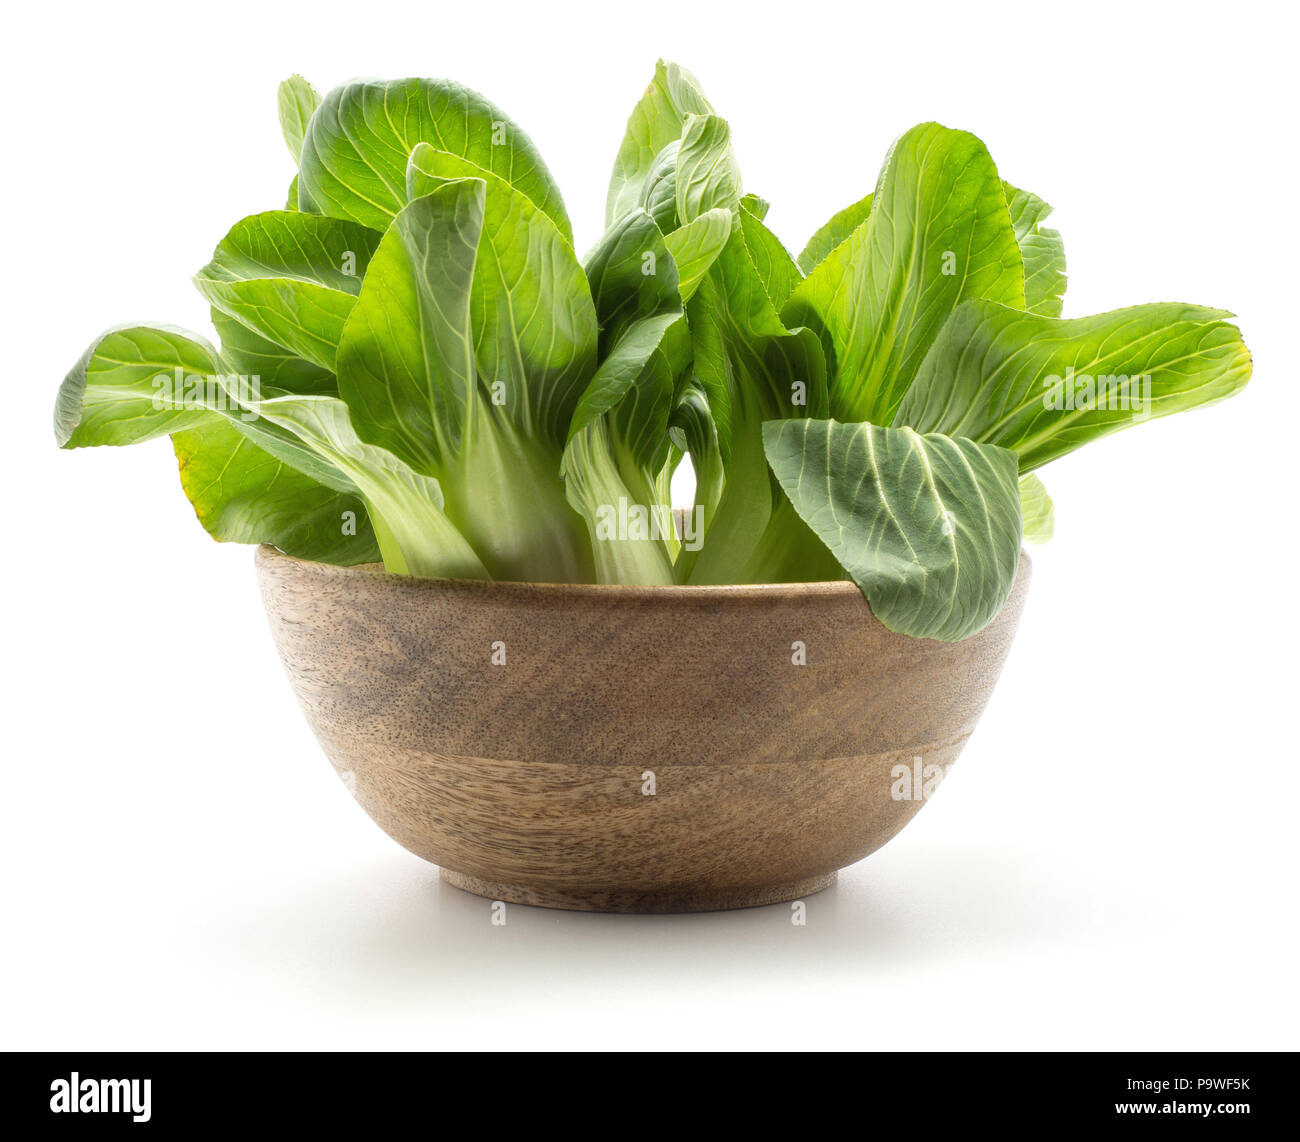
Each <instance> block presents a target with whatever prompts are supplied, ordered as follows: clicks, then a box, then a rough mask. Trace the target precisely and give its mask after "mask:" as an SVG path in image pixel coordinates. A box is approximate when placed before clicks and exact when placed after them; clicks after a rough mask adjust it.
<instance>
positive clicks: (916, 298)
mask: <svg viewBox="0 0 1300 1142" xmlns="http://www.w3.org/2000/svg"><path fill="white" fill-rule="evenodd" d="M971 297H989V298H993V299H994V300H997V301H1002V302H1005V303H1007V304H1009V305H1014V306H1018V307H1023V305H1024V271H1023V269H1022V266H1021V260H1020V249H1019V247H1018V246H1017V245H1016V235H1015V231H1014V230H1013V229H1012V226H1011V217H1010V215H1009V213H1008V211H1007V204H1006V199H1005V198H1004V196H1003V190H1002V181H1001V179H999V178H998V173H997V168H996V167H994V165H993V160H992V159H991V158H990V157H989V154H988V151H987V150H985V148H984V144H983V143H981V142H980V141H979V140H978V139H977V138H975V136H974V135H970V134H967V133H966V132H964V131H952V130H949V129H948V128H946V127H941V126H939V125H938V124H937V123H923V124H921V125H920V126H919V127H914V128H913V129H912V130H910V131H908V132H907V133H906V134H905V135H903V136H902V138H900V139H899V140H898V142H897V143H895V144H894V147H893V149H892V150H891V152H890V155H889V158H888V159H887V160H886V162H885V168H884V170H883V172H882V173H881V176H880V183H879V185H878V186H877V188H876V192H875V195H874V198H873V201H872V206H871V215H870V217H869V218H868V220H867V222H866V224H865V225H862V226H859V227H858V228H857V229H856V230H854V231H853V233H852V235H851V236H850V237H849V239H848V240H847V241H845V242H842V243H841V244H840V245H839V246H837V247H836V248H835V249H834V250H832V252H831V253H830V254H829V255H828V256H827V257H826V258H825V259H824V260H823V261H822V262H821V264H820V265H818V266H817V268H816V269H814V270H813V271H812V273H810V274H809V275H808V277H807V278H806V279H805V280H804V281H803V283H802V284H801V285H799V286H798V287H797V288H796V289H795V291H794V292H793V294H791V296H790V300H789V302H788V303H787V304H786V307H785V309H784V310H783V316H784V317H785V320H786V322H787V324H790V325H808V326H810V327H812V328H814V329H816V330H817V331H818V332H819V333H820V334H821V336H822V339H823V342H824V344H825V345H826V348H827V353H828V356H831V357H833V359H834V361H833V366H832V369H833V372H832V380H831V390H830V399H831V415H832V416H835V417H837V418H838V419H840V420H844V421H859V420H866V421H871V422H872V423H874V424H888V423H890V421H891V420H892V419H893V415H894V411H895V410H896V409H897V408H898V404H899V402H900V401H901V400H902V399H903V394H904V393H905V392H907V389H908V387H909V386H910V385H911V383H912V378H913V377H914V376H915V375H916V371H917V369H919V368H920V366H921V361H922V359H923V358H924V356H925V353H926V350H927V349H929V347H930V343H931V342H932V341H933V340H934V338H935V337H936V336H937V335H938V332H939V329H940V328H941V327H942V325H943V323H944V321H945V320H946V319H947V317H948V315H949V314H950V313H951V312H952V310H953V309H954V308H955V307H956V306H957V304H958V303H959V302H961V301H962V300H964V299H966V298H971Z"/></svg>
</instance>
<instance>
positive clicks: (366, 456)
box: [254, 395, 491, 579]
mask: <svg viewBox="0 0 1300 1142" xmlns="http://www.w3.org/2000/svg"><path fill="white" fill-rule="evenodd" d="M254 407H255V408H256V411H257V412H258V414H259V417H260V418H261V419H262V420H265V421H267V422H269V423H270V424H272V425H275V426H276V427H278V428H280V429H282V430H284V431H286V432H289V433H292V434H293V435H294V436H296V437H297V438H298V439H299V440H300V441H301V442H302V443H303V444H304V445H305V446H306V447H308V448H310V449H311V450H312V451H313V452H316V453H317V454H318V455H320V456H322V457H324V458H325V459H326V460H327V461H328V462H329V463H331V464H333V465H334V466H335V467H337V468H338V469H339V471H341V472H343V473H344V474H345V475H346V476H347V477H348V478H349V479H351V480H352V481H353V482H354V483H355V484H356V486H357V488H358V489H359V490H360V491H361V494H362V496H363V497H364V498H365V501H366V506H367V508H368V509H369V511H370V519H371V523H372V524H373V526H374V529H375V535H376V538H377V540H378V543H379V548H380V551H381V552H382V553H383V557H384V566H385V567H386V568H387V569H388V570H389V571H392V572H394V573H395V574H402V575H420V576H424V577H426V578H443V577H448V578H468V579H487V578H490V577H491V576H490V575H489V574H488V572H487V570H486V568H485V567H484V566H483V564H482V562H481V561H480V560H479V558H478V556H477V555H476V554H475V553H474V551H473V549H472V548H471V547H470V545H469V543H467V542H466V540H465V538H464V537H463V536H462V535H461V533H460V532H459V531H457V530H456V527H455V525H454V524H453V523H452V522H451V521H450V520H449V519H448V518H447V516H446V514H445V513H444V512H443V510H442V509H443V497H442V492H441V489H440V488H439V486H438V481H437V480H435V479H432V478H430V477H428V476H422V475H420V474H419V473H418V472H414V471H412V470H411V469H410V468H409V467H408V466H407V465H405V464H403V463H402V462H401V460H399V459H398V458H397V457H396V456H394V455H393V454H392V453H391V452H388V451H387V450H385V449H383V448H376V447H374V446H373V445H370V444H366V443H365V442H364V441H362V440H361V439H359V438H358V436H357V434H356V432H355V431H354V430H353V427H352V423H351V420H350V418H349V416H348V411H347V406H346V405H345V404H344V403H343V402H342V401H341V400H339V399H338V398H336V397H326V396H298V395H287V396H280V397H274V398H271V399H269V400H263V401H259V402H256V404H255V406H254Z"/></svg>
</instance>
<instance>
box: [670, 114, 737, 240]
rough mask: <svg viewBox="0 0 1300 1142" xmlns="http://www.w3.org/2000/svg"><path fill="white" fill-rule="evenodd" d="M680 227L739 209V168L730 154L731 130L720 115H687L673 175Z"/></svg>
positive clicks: (733, 156) (683, 124)
mask: <svg viewBox="0 0 1300 1142" xmlns="http://www.w3.org/2000/svg"><path fill="white" fill-rule="evenodd" d="M674 193H675V196H676V207H677V224H678V225H679V226H684V225H686V223H688V222H694V221H695V219H697V218H698V217H699V216H700V215H701V214H704V213H705V212H706V211H709V210H728V211H733V212H734V211H736V210H739V209H740V196H741V188H740V168H739V167H738V166H737V165H736V158H735V155H734V154H733V153H732V150H731V128H730V127H729V126H728V125H727V121H726V120H725V119H721V118H719V117H718V116H717V115H687V116H686V119H685V121H684V122H683V123H682V137H681V143H680V145H679V146H678V149H677V163H676V170H675V172H674Z"/></svg>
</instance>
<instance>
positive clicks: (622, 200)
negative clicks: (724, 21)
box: [605, 60, 713, 227]
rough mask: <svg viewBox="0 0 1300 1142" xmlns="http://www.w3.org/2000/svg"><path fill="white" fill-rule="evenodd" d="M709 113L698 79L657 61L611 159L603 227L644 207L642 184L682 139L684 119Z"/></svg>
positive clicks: (709, 108) (710, 110) (710, 109)
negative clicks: (662, 156)
mask: <svg viewBox="0 0 1300 1142" xmlns="http://www.w3.org/2000/svg"><path fill="white" fill-rule="evenodd" d="M712 113H713V108H712V107H711V106H710V105H709V101H708V100H707V99H706V98H705V97H704V92H703V91H702V90H701V89H700V85H699V82H698V81H697V80H696V78H695V77H694V76H693V75H691V73H690V72H689V71H687V70H686V69H685V68H682V67H678V66H677V64H675V63H665V62H664V61H663V60H660V61H659V63H658V64H657V65H656V66H655V74H654V78H653V79H652V80H651V81H650V85H649V87H647V88H646V91H645V94H644V95H643V96H642V97H641V100H640V102H639V103H637V105H636V107H635V108H633V110H632V114H631V116H630V117H629V119H628V121H627V130H626V132H625V133H624V135H623V142H622V144H621V145H620V147H619V149H618V157H617V158H616V159H615V160H614V173H613V175H612V177H611V178H610V182H609V195H608V198H607V201H606V207H605V225H606V227H609V226H612V225H613V224H614V223H615V222H617V221H618V219H620V218H621V217H623V215H624V214H626V213H627V212H628V211H630V210H635V209H636V208H637V207H639V206H644V205H646V200H645V193H646V183H647V180H648V179H649V177H650V175H651V171H652V169H653V168H654V166H655V161H656V159H657V158H658V157H659V154H660V152H661V151H663V149H664V148H665V147H667V146H669V145H670V144H676V143H677V142H678V141H679V140H680V139H681V136H682V126H683V123H684V121H685V119H686V116H687V115H711V114H712ZM651 213H654V212H653V211H652V212H651Z"/></svg>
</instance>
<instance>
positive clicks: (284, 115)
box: [278, 75, 320, 209]
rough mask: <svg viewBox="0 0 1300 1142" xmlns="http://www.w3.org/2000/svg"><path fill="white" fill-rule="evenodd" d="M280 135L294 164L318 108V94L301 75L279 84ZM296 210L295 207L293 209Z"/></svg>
mask: <svg viewBox="0 0 1300 1142" xmlns="http://www.w3.org/2000/svg"><path fill="white" fill-rule="evenodd" d="M278 95H279V104H280V133H281V134H282V135H284V144H285V146H287V147H288V148H289V154H291V155H292V156H293V161H294V162H295V163H296V162H297V161H298V158H299V156H300V155H301V154H302V140H303V137H304V136H305V135H306V134H307V124H308V123H310V122H311V117H312V112H314V111H315V110H316V108H317V107H318V106H320V93H319V92H318V91H317V90H316V89H315V88H314V87H312V85H311V84H310V83H308V82H307V81H306V80H305V79H303V77H302V76H301V75H291V76H289V78H288V79H286V80H285V81H284V82H283V83H281V84H280V90H279V92H278ZM295 209H296V207H295Z"/></svg>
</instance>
